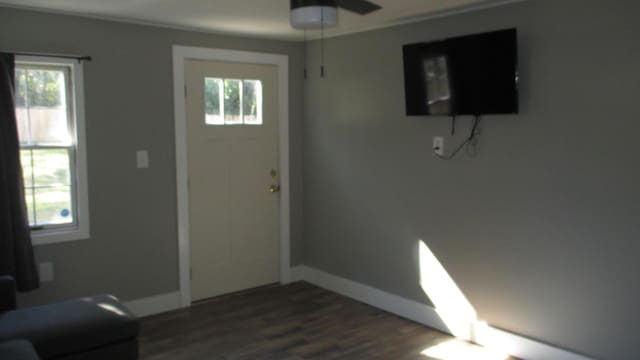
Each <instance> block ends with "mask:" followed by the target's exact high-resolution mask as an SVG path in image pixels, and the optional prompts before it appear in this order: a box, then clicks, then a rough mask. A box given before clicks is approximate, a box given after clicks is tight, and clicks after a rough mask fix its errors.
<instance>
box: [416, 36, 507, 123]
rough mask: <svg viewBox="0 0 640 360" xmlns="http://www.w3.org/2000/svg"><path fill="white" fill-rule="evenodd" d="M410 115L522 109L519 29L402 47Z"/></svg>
mask: <svg viewBox="0 0 640 360" xmlns="http://www.w3.org/2000/svg"><path fill="white" fill-rule="evenodd" d="M403 55H404V85H405V100H406V111H407V115H410V116H411V115H449V116H456V115H485V114H514V113H518V36H517V30H516V29H507V30H500V31H494V32H488V33H482V34H475V35H469V36H462V37H456V38H450V39H445V40H440V41H434V42H427V43H418V44H409V45H404V47H403Z"/></svg>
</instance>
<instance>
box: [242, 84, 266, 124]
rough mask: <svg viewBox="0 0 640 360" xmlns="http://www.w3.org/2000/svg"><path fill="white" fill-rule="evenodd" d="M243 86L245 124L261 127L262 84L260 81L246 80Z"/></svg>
mask: <svg viewBox="0 0 640 360" xmlns="http://www.w3.org/2000/svg"><path fill="white" fill-rule="evenodd" d="M242 84H243V89H242V108H243V116H244V123H245V124H248V125H260V124H262V82H261V81H259V80H244V81H243V82H242Z"/></svg>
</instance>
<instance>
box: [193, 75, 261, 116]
mask: <svg viewBox="0 0 640 360" xmlns="http://www.w3.org/2000/svg"><path fill="white" fill-rule="evenodd" d="M204 100H205V101H204V103H205V123H206V124H207V125H243V124H244V125H262V82H261V81H260V80H240V79H221V78H205V79H204Z"/></svg>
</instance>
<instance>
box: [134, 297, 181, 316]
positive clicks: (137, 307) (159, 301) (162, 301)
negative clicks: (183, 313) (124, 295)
mask: <svg viewBox="0 0 640 360" xmlns="http://www.w3.org/2000/svg"><path fill="white" fill-rule="evenodd" d="M124 306H126V307H127V308H128V309H129V310H131V312H133V313H134V314H135V315H136V316H138V317H145V316H150V315H155V314H161V313H164V312H167V311H171V310H176V309H180V307H181V306H180V292H179V291H176V292H171V293H166V294H160V295H156V296H151V297H148V298H143V299H137V300H131V301H125V302H124Z"/></svg>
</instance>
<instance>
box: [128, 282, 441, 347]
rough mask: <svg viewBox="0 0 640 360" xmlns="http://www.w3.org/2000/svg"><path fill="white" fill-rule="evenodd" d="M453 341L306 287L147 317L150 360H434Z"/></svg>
mask: <svg viewBox="0 0 640 360" xmlns="http://www.w3.org/2000/svg"><path fill="white" fill-rule="evenodd" d="M451 339H452V337H451V336H448V335H445V334H443V333H441V332H439V331H436V330H433V329H430V328H427V327H424V326H422V325H420V324H417V323H414V322H411V321H408V320H405V319H402V318H400V317H397V316H395V315H392V314H390V313H387V312H384V311H382V310H379V309H376V308H373V307H371V306H368V305H365V304H362V303H359V302H357V301H354V300H351V299H349V298H346V297H344V296H341V295H338V294H335V293H332V292H330V291H326V290H323V289H321V288H318V287H316V286H313V285H310V284H308V283H304V282H298V283H294V284H291V285H287V286H271V287H265V288H260V289H254V290H250V291H247V292H244V293H239V294H233V295H228V296H223V297H219V298H215V299H212V300H208V301H206V302H203V303H199V304H195V305H194V306H192V307H191V308H189V309H185V310H178V311H174V312H170V313H166V314H161V315H156V316H152V317H148V318H145V319H143V320H142V334H141V337H140V355H141V356H140V357H141V359H143V360H164V359H172V360H183V359H185V360H186V359H202V360H208V359H215V360H218V359H220V360H222V359H224V360H231V359H260V360H276V359H277V360H301V359H385V360H386V359H416V360H428V359H431V358H429V357H427V356H426V355H423V354H421V353H422V352H423V351H424V350H425V349H427V348H429V347H432V346H435V345H438V344H441V343H444V342H446V341H448V340H451Z"/></svg>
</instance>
